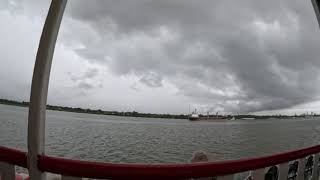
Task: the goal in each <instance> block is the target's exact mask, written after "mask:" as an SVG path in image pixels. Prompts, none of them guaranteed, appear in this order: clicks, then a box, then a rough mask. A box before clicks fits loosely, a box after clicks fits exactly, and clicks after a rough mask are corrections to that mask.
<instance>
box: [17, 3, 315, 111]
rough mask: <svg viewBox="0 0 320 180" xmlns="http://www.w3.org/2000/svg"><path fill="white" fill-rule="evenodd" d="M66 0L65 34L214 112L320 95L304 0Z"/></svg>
mask: <svg viewBox="0 0 320 180" xmlns="http://www.w3.org/2000/svg"><path fill="white" fill-rule="evenodd" d="M68 3H69V4H68V7H67V10H66V16H65V19H64V23H65V26H64V27H63V28H64V33H62V35H61V37H62V43H64V44H65V45H66V46H72V47H73V50H74V51H75V52H76V53H77V54H78V55H80V56H81V57H83V58H85V59H87V61H88V62H89V63H92V64H98V65H101V66H106V67H107V68H108V69H110V70H111V71H112V72H113V73H114V74H115V75H118V76H128V75H132V76H136V77H138V78H139V79H140V81H139V82H140V83H143V84H145V85H146V86H149V87H152V88H158V87H161V86H162V85H163V82H167V83H170V84H172V85H174V86H175V87H176V88H177V90H178V91H177V93H178V94H179V95H183V96H186V97H189V98H191V99H192V101H193V102H194V103H195V104H199V105H204V106H206V107H207V108H208V109H211V110H213V111H214V110H221V111H225V112H256V111H262V110H274V109H283V108H290V107H292V106H295V105H299V104H302V103H307V102H312V101H315V100H318V98H319V95H320V93H319V90H320V85H319V84H318V82H319V80H320V61H319V57H320V51H319V48H320V31H319V29H318V24H317V22H316V18H315V15H314V12H313V8H312V5H311V2H309V1H301V0H270V1H254V0H241V1H234V0H232V1H231V0H224V1H218V0H200V1H197V0H161V1H157V0H119V1H112V0H104V1H101V0H91V1H87V0H71V1H69V2H68ZM17 4H19V3H18V2H17ZM30 6H31V5H30ZM28 7H29V5H28ZM16 9H19V8H16ZM68 22H69V23H68ZM68 25H69V26H68ZM95 75H96V74H95V72H94V71H92V72H87V74H86V78H90V77H91V76H95ZM81 83H82V84H79V86H80V85H81V86H82V87H83V88H87V89H89V88H91V87H94V86H92V85H90V84H87V83H84V82H81Z"/></svg>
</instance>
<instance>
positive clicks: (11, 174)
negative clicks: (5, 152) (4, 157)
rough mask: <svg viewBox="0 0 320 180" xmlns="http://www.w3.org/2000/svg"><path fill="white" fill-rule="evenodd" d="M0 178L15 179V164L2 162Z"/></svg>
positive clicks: (3, 179) (5, 179) (0, 163)
mask: <svg viewBox="0 0 320 180" xmlns="http://www.w3.org/2000/svg"><path fill="white" fill-rule="evenodd" d="M0 179H1V180H15V179H16V172H15V167H14V165H11V164H7V163H4V162H0Z"/></svg>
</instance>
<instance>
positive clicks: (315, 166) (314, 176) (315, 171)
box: [311, 153, 319, 180]
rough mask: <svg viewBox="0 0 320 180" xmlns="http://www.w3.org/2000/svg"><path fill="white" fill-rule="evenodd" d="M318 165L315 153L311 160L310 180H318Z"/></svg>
mask: <svg viewBox="0 0 320 180" xmlns="http://www.w3.org/2000/svg"><path fill="white" fill-rule="evenodd" d="M318 163H319V153H316V154H315V155H314V158H313V168H312V179H311V180H318V179H319V174H318Z"/></svg>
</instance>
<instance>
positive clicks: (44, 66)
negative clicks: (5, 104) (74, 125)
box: [28, 0, 67, 180]
mask: <svg viewBox="0 0 320 180" xmlns="http://www.w3.org/2000/svg"><path fill="white" fill-rule="evenodd" d="M66 3H67V0H52V1H51V5H50V8H49V11H48V15H47V18H46V21H45V24H44V27H43V31H42V34H41V39H40V43H39V47H38V52H37V57H36V62H35V66H34V70H33V77H32V86H31V96H30V105H29V117H28V169H29V175H30V179H31V180H40V179H41V180H42V179H45V174H44V173H42V172H41V171H40V170H39V169H38V166H37V160H38V157H37V156H38V155H41V154H43V153H44V146H45V118H46V104H47V95H48V85H49V77H50V70H51V64H52V57H53V52H54V48H55V44H56V40H57V36H58V32H59V28H60V23H61V19H62V16H63V13H64V9H65V6H66Z"/></svg>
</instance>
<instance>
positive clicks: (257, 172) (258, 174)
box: [252, 168, 265, 180]
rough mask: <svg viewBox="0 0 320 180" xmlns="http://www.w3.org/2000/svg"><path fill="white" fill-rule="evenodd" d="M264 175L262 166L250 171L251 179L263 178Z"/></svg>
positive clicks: (258, 179)
mask: <svg viewBox="0 0 320 180" xmlns="http://www.w3.org/2000/svg"><path fill="white" fill-rule="evenodd" d="M264 175H265V169H264V168H261V169H256V170H253V171H252V179H253V180H260V179H264Z"/></svg>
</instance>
